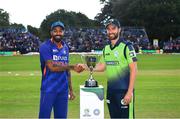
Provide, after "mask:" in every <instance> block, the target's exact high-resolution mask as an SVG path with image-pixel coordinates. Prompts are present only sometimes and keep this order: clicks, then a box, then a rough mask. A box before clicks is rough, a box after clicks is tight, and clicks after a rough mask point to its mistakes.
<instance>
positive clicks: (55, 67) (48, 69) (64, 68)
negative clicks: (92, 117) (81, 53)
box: [39, 21, 83, 118]
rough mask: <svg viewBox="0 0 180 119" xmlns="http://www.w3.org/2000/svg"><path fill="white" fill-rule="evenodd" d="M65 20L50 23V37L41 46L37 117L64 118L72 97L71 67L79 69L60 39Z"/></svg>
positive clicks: (78, 70)
mask: <svg viewBox="0 0 180 119" xmlns="http://www.w3.org/2000/svg"><path fill="white" fill-rule="evenodd" d="M64 29H65V27H64V24H63V23H62V22H61V21H57V22H54V23H53V24H52V25H51V31H50V33H51V38H50V39H48V40H47V41H45V42H44V43H43V44H42V45H41V46H40V63H41V71H42V81H41V97H40V111H39V118H50V117H51V111H52V109H53V111H54V118H67V110H68V108H67V107H68V94H69V96H70V97H69V98H70V99H71V100H73V99H74V98H75V96H74V94H73V89H72V85H71V77H70V70H74V71H76V72H78V73H79V72H81V71H82V70H83V68H82V67H81V66H78V65H68V63H69V49H68V46H67V45H66V43H65V42H63V41H62V38H63V35H64Z"/></svg>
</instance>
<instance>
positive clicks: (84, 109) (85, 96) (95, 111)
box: [80, 85, 104, 119]
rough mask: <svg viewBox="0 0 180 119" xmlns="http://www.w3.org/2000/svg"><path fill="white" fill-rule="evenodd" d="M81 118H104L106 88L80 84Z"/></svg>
mask: <svg viewBox="0 0 180 119" xmlns="http://www.w3.org/2000/svg"><path fill="white" fill-rule="evenodd" d="M80 119H104V88H103V86H102V85H100V86H99V87H84V86H83V85H81V86H80Z"/></svg>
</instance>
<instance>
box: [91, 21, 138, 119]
mask: <svg viewBox="0 0 180 119" xmlns="http://www.w3.org/2000/svg"><path fill="white" fill-rule="evenodd" d="M105 27H106V31H107V36H108V38H109V40H110V44H109V45H106V46H105V48H104V49H103V56H102V58H101V60H100V62H99V63H98V64H97V65H96V68H95V69H94V71H105V70H106V74H107V77H108V83H107V104H108V109H109V113H110V117H111V118H135V116H134V83H135V79H136V73H137V58H136V53H135V50H134V48H133V46H132V44H131V43H130V42H127V41H126V39H124V38H122V37H121V36H120V33H121V26H120V23H119V21H118V20H117V19H110V20H109V21H108V22H107V24H106V26H105Z"/></svg>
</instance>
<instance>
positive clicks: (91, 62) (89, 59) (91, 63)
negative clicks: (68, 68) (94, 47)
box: [81, 54, 100, 87]
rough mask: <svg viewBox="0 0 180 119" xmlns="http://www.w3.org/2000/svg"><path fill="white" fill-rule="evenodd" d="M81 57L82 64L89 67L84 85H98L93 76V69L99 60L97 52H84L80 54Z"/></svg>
mask: <svg viewBox="0 0 180 119" xmlns="http://www.w3.org/2000/svg"><path fill="white" fill-rule="evenodd" d="M81 59H82V61H83V63H84V64H86V65H87V67H88V68H89V71H90V74H89V78H88V79H87V80H86V81H85V87H98V82H97V81H96V80H95V79H94V77H93V69H94V68H95V66H96V64H97V63H98V62H99V59H100V55H99V54H84V55H81Z"/></svg>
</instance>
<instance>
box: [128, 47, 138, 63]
mask: <svg viewBox="0 0 180 119" xmlns="http://www.w3.org/2000/svg"><path fill="white" fill-rule="evenodd" d="M126 57H127V61H128V64H130V63H132V62H136V61H137V57H136V52H135V50H134V47H133V46H132V45H127V48H126Z"/></svg>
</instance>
